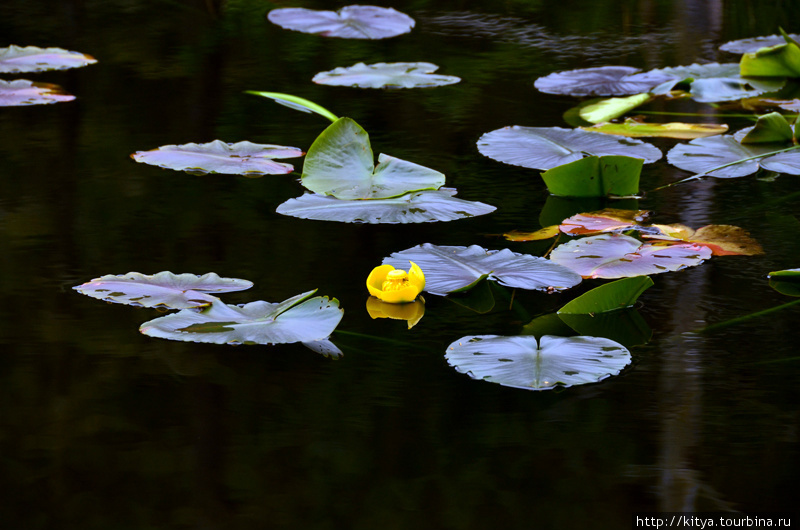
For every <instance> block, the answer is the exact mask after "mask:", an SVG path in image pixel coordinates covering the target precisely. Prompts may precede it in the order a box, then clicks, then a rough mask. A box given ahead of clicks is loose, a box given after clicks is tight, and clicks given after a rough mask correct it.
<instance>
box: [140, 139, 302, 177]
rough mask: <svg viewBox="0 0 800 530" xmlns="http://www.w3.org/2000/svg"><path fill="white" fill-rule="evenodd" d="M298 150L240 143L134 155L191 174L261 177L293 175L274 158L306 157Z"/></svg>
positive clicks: (172, 147)
mask: <svg viewBox="0 0 800 530" xmlns="http://www.w3.org/2000/svg"><path fill="white" fill-rule="evenodd" d="M303 154H304V153H303V151H301V150H300V149H298V148H296V147H285V146H282V145H271V144H254V143H252V142H238V143H235V144H227V143H225V142H223V141H222V140H214V141H213V142H209V143H206V144H194V143H191V144H184V145H165V146H162V147H159V148H158V149H153V150H151V151H138V152H136V153H134V154H132V155H131V158H133V159H134V160H136V161H137V162H143V163H145V164H151V165H154V166H159V167H163V168H166V169H176V170H178V171H188V172H192V173H226V174H229V175H245V176H261V175H279V174H285V173H291V172H292V171H294V166H292V165H291V164H285V163H282V162H275V161H274V160H273V159H274V158H295V157H298V156H303Z"/></svg>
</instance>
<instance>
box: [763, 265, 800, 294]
mask: <svg viewBox="0 0 800 530" xmlns="http://www.w3.org/2000/svg"><path fill="white" fill-rule="evenodd" d="M767 277H768V278H769V285H770V287H772V288H773V289H775V290H776V291H778V292H779V293H781V294H785V295H787V296H800V269H785V270H782V271H773V272H770V273H769V275H768V276H767Z"/></svg>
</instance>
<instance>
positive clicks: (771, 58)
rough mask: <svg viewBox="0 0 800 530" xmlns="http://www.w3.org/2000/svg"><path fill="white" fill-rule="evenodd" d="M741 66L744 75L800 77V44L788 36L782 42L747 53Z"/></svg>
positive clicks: (743, 56)
mask: <svg viewBox="0 0 800 530" xmlns="http://www.w3.org/2000/svg"><path fill="white" fill-rule="evenodd" d="M739 67H740V70H741V75H743V76H766V77H800V45H798V44H797V42H795V41H794V40H792V39H791V38H788V36H787V37H786V39H785V42H783V43H782V44H776V45H775V46H770V47H768V48H761V49H759V50H757V51H755V52H751V53H745V54H744V55H742V60H741V62H740V63H739Z"/></svg>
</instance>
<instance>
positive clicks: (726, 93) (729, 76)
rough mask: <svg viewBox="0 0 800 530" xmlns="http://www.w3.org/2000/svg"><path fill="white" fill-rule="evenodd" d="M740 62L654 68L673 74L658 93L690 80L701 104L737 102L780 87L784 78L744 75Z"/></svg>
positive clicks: (692, 94) (658, 71) (653, 71)
mask: <svg viewBox="0 0 800 530" xmlns="http://www.w3.org/2000/svg"><path fill="white" fill-rule="evenodd" d="M739 70H740V68H739V64H738V63H723V64H719V63H709V64H692V65H689V66H675V67H668V68H659V69H656V70H651V72H652V73H655V74H659V75H663V76H672V77H673V79H674V81H672V82H668V83H664V84H663V85H661V86H660V87H659V90H658V91H659V92H667V91H669V90H671V89H672V88H673V87H674V86H675V85H676V84H678V83H680V82H684V81H686V82H689V83H691V86H690V89H689V92H690V94H691V96H692V99H694V100H695V101H699V102H701V103H714V102H719V101H736V100H739V99H742V98H747V97H753V96H757V95H759V94H763V93H764V92H771V91H775V90H778V89H780V88H781V87H782V86H783V85H784V83H785V80H784V79H767V78H763V79H758V78H742V77H741V76H740V75H739Z"/></svg>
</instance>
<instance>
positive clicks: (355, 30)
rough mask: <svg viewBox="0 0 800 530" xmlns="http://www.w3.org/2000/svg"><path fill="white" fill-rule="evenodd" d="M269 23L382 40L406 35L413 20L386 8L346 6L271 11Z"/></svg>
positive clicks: (326, 35)
mask: <svg viewBox="0 0 800 530" xmlns="http://www.w3.org/2000/svg"><path fill="white" fill-rule="evenodd" d="M267 18H269V21H270V22H272V23H273V24H277V25H278V26H280V27H282V28H284V29H291V30H294V31H300V32H302V33H313V34H316V35H321V36H323V37H339V38H343V39H385V38H388V37H395V36H397V35H402V34H403V33H408V32H409V31H411V29H412V28H413V27H414V19H413V18H411V17H409V16H408V15H406V14H404V13H400V12H399V11H395V10H394V9H392V8H390V7H376V6H360V5H354V6H347V7H343V8H342V9H340V10H338V11H318V10H314V9H304V8H299V7H287V8H281V9H273V10H272V11H270V12H269V14H268V15H267Z"/></svg>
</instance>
